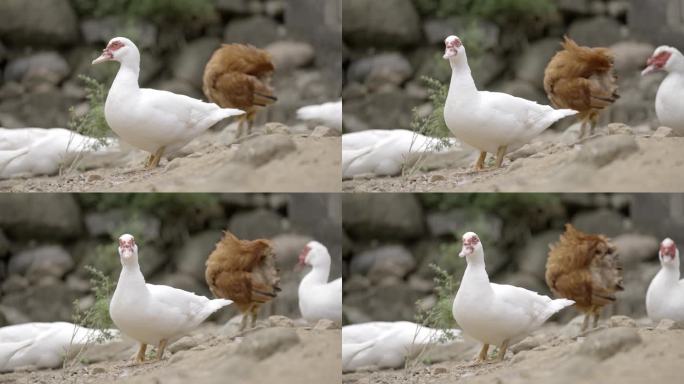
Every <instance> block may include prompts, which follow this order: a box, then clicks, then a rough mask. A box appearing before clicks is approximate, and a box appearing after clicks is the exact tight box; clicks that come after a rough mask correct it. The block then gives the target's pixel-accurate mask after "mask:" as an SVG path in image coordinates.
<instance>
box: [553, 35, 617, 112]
mask: <svg viewBox="0 0 684 384" xmlns="http://www.w3.org/2000/svg"><path fill="white" fill-rule="evenodd" d="M561 45H562V46H563V50H562V51H559V52H557V53H556V55H555V56H554V57H553V58H552V59H551V61H550V62H549V64H548V65H547V66H546V70H545V71H544V90H545V91H546V95H547V96H548V98H549V100H550V101H551V104H553V106H554V107H556V108H570V109H574V110H576V111H578V112H579V118H580V120H583V121H585V120H586V121H591V122H592V123H595V122H596V119H597V118H598V114H599V112H600V111H601V110H602V109H603V108H606V107H608V106H610V105H611V104H612V103H614V102H615V101H616V100H617V99H618V98H619V97H620V96H619V95H618V93H617V88H618V87H617V76H616V75H615V72H614V70H613V54H612V53H611V51H610V50H609V49H608V48H590V47H583V46H579V45H577V43H575V42H574V41H573V40H572V39H570V38H569V37H567V36H565V41H564V42H563V43H561Z"/></svg>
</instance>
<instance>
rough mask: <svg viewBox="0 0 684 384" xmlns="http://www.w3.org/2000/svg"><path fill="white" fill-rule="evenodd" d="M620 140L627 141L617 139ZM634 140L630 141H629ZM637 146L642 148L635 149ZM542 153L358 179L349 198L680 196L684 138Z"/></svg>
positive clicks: (610, 141) (547, 148)
mask: <svg viewBox="0 0 684 384" xmlns="http://www.w3.org/2000/svg"><path fill="white" fill-rule="evenodd" d="M617 136H624V137H623V138H625V140H622V139H623V138H617V139H614V138H615V137H617ZM626 137H629V139H626ZM633 143H635V144H636V145H633ZM535 144H536V145H537V148H539V149H540V150H539V151H538V152H537V151H535V150H534V149H532V150H531V151H530V152H531V153H532V154H531V155H521V154H518V156H520V157H517V158H515V159H514V160H513V161H512V162H511V161H509V160H507V161H505V162H504V166H503V168H500V169H490V170H485V171H482V172H478V173H476V172H473V171H472V164H474V158H473V159H470V160H472V161H468V162H467V163H463V162H461V163H460V164H457V165H456V166H453V165H452V166H448V167H446V168H442V169H437V170H429V171H416V172H413V173H411V174H408V175H404V176H397V177H384V178H379V177H372V178H368V177H358V178H355V179H350V180H345V181H344V182H343V183H342V188H343V191H345V192H385V191H386V192H390V191H395V192H399V191H401V192H680V191H682V190H684V178H681V177H679V175H680V174H681V173H682V171H684V151H682V148H683V147H684V138H682V137H663V138H658V137H634V136H633V135H631V136H627V135H613V136H608V137H603V138H601V137H599V138H594V139H592V140H589V141H586V142H583V143H580V144H574V145H563V144H556V145H549V144H548V142H547V143H539V142H538V143H535Z"/></svg>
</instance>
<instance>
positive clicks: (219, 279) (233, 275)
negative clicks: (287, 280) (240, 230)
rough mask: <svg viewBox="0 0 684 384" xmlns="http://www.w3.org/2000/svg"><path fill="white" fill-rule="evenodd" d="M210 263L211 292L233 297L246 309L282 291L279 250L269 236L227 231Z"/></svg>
mask: <svg viewBox="0 0 684 384" xmlns="http://www.w3.org/2000/svg"><path fill="white" fill-rule="evenodd" d="M206 266H207V269H206V271H205V278H206V280H207V284H208V285H209V289H210V290H211V292H212V293H213V294H214V295H215V296H216V297H220V298H225V299H230V300H233V302H234V303H235V305H236V306H237V307H238V309H239V310H240V312H242V313H245V312H247V311H252V310H254V308H255V307H256V308H258V306H260V305H261V304H264V303H267V302H269V301H270V300H271V299H273V298H274V297H276V295H277V294H278V292H279V291H280V287H279V286H278V285H279V283H280V277H279V276H278V269H277V268H276V262H275V254H274V253H273V247H272V245H271V242H270V241H268V240H264V239H258V240H254V241H249V240H240V239H238V238H237V237H235V236H234V235H233V234H232V233H230V232H228V231H226V232H225V233H224V236H223V238H222V239H221V240H220V241H219V242H218V243H216V248H215V249H214V251H213V252H212V253H211V254H210V255H209V258H208V259H207V262H206Z"/></svg>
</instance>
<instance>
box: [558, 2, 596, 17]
mask: <svg viewBox="0 0 684 384" xmlns="http://www.w3.org/2000/svg"><path fill="white" fill-rule="evenodd" d="M589 2H590V0H556V6H557V7H558V10H559V11H563V12H570V13H578V14H582V15H586V14H588V13H589Z"/></svg>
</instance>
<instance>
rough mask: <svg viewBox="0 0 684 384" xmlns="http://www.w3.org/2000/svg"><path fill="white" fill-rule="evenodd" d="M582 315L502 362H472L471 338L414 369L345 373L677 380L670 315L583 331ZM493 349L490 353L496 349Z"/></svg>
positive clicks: (360, 381)
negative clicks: (581, 331)
mask: <svg viewBox="0 0 684 384" xmlns="http://www.w3.org/2000/svg"><path fill="white" fill-rule="evenodd" d="M581 321H582V318H581V317H577V318H576V319H575V320H573V321H572V322H571V323H568V324H567V325H566V326H562V327H561V326H557V325H554V324H549V325H546V326H544V327H543V328H542V329H541V330H539V331H537V332H535V333H534V334H533V335H532V336H530V337H528V338H526V339H525V340H523V341H521V342H520V343H519V344H516V345H514V346H512V347H511V348H510V349H509V352H508V353H507V355H506V359H505V360H504V361H503V362H490V363H488V364H483V365H473V364H472V362H471V360H472V357H473V356H475V354H476V353H477V352H478V350H479V347H480V345H479V344H477V343H475V342H473V341H466V342H465V343H464V345H461V346H455V347H450V348H451V349H445V350H435V351H433V356H432V358H433V361H438V362H437V363H436V364H432V365H424V364H422V363H420V362H419V363H417V364H414V365H412V366H411V368H409V369H399V370H380V371H379V370H377V369H373V368H372V367H369V368H368V369H366V370H364V371H362V372H355V373H348V374H345V375H343V378H342V382H343V383H344V384H374V383H378V384H380V383H382V384H447V383H478V384H479V383H483V384H484V383H511V384H515V383H531V384H536V383H539V384H541V383H544V384H566V383H567V384H570V383H606V382H610V383H634V384H637V383H648V382H653V383H678V382H680V380H681V376H680V372H679V371H680V370H679V366H680V364H681V361H682V359H683V358H684V354H683V353H682V352H679V350H680V348H679V345H680V344H681V343H682V342H684V329H682V326H681V325H679V324H675V323H674V322H672V321H670V320H663V321H662V322H661V323H659V324H658V325H657V326H654V325H653V324H651V323H650V320H648V319H641V320H634V319H631V318H629V317H626V316H613V317H612V318H610V319H609V320H607V321H604V322H603V323H602V324H601V325H600V326H599V328H597V329H595V330H592V331H590V332H588V333H586V334H582V335H580V332H579V327H580V324H581ZM491 353H492V352H491V350H490V354H491Z"/></svg>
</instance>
